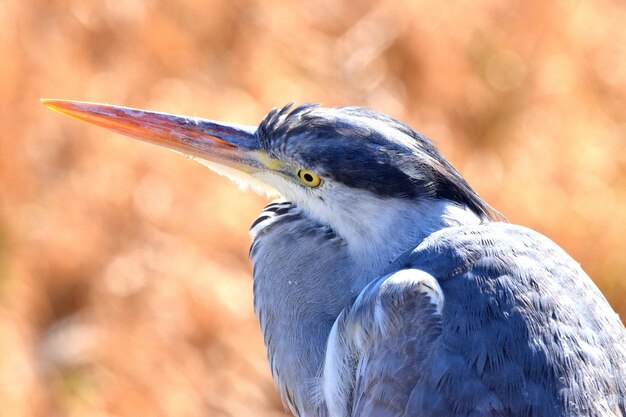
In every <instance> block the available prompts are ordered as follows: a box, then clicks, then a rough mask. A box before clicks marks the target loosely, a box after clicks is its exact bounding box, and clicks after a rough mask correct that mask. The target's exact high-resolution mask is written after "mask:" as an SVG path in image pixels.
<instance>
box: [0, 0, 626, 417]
mask: <svg viewBox="0 0 626 417" xmlns="http://www.w3.org/2000/svg"><path fill="white" fill-rule="evenodd" d="M624 22H626V6H625V5H624V3H623V2H620V1H617V0H615V1H609V0H598V1H594V2H589V1H582V0H581V1H577V0H557V1H552V2H546V1H542V0H530V1H521V0H519V1H507V2H502V1H498V0H472V1H470V0H465V1H454V2H432V1H426V0H422V1H408V0H407V1H389V2H376V1H370V0H362V1H350V2H348V1H346V2H342V1H337V0H306V1H298V2H283V1H276V0H265V1H259V0H257V1H252V0H250V1H245V0H228V1H226V0H224V1H217V0H206V1H194V0H177V1H174V0H125V1H114V0H95V1H90V2H85V1H81V0H56V1H55V0H48V1H43V0H41V1H36V0H20V1H18V0H2V1H0V415H2V416H3V417H14V416H15V417H17V416H20V417H29V416H47V417H55V416H92V417H105V416H106V417H114V416H115V417H118V416H119V417H122V416H142V415H148V416H172V417H177V416H181V417H183V416H284V415H286V414H285V413H284V412H283V411H282V406H281V405H280V400H279V399H278V396H277V394H276V393H275V391H274V388H273V383H272V381H271V379H270V376H269V372H268V370H267V367H266V364H265V353H264V350H263V346H262V342H261V337H260V332H259V330H258V328H257V324H256V322H255V320H254V316H253V310H252V296H251V294H252V282H251V278H250V276H251V271H250V266H249V264H248V260H247V251H248V244H249V238H248V235H247V229H248V225H249V224H250V223H251V222H252V220H253V219H254V218H255V217H256V215H257V214H258V212H259V211H260V210H261V208H262V207H263V205H264V204H265V203H266V201H264V199H262V198H260V197H257V196H255V195H251V194H244V193H241V192H240V191H239V190H238V189H237V187H236V186H234V185H232V184H230V183H229V182H228V181H227V180H225V179H223V178H221V177H218V176H216V175H215V174H213V173H211V172H209V171H208V170H207V169H205V168H203V167H202V166H200V165H198V164H194V163H192V162H190V161H186V160H185V159H184V158H182V157H180V156H178V155H176V154H173V153H171V152H169V151H167V150H164V149H159V148H156V147H153V146H150V145H146V144H143V143H139V142H135V141H132V140H131V139H127V138H124V137H121V136H117V135H114V134H112V133H109V132H107V131H105V130H103V129H100V128H97V127H94V126H89V125H86V124H83V123H80V122H78V121H75V120H72V119H69V118H65V117H62V116H60V115H58V114H55V113H53V112H50V111H48V110H46V109H45V108H44V107H43V106H41V105H40V104H39V102H38V99H39V98H40V97H49V98H66V99H79V100H86V101H99V102H107V103H114V104H121V105H128V106H134V107H141V108H146V109H152V110H159V111H166V112H173V113H182V114H189V115H197V116H203V117H207V118H212V119H218V120H227V121H231V122H239V123H245V124H255V123H258V122H259V121H260V120H261V119H262V118H263V116H264V115H265V114H266V113H267V112H268V111H269V110H270V109H271V108H272V107H274V106H282V105H284V104H286V103H288V102H291V101H295V102H298V103H303V102H319V103H322V104H324V105H326V106H339V105H350V104H353V105H362V106H369V107H372V108H374V109H377V110H380V111H383V112H386V113H388V114H390V115H391V116H393V117H396V118H399V119H401V120H403V121H406V122H408V123H409V124H411V125H413V126H414V127H416V128H417V129H418V130H420V131H421V132H423V133H424V134H426V135H427V136H429V137H431V138H433V139H434V140H435V141H436V142H437V143H438V145H439V146H440V147H441V148H442V150H443V152H444V153H445V154H446V155H447V156H448V157H449V158H450V159H451V161H452V162H453V163H454V164H455V165H456V166H457V168H458V169H459V170H460V171H461V173H463V175H464V176H465V177H466V178H467V179H468V180H469V182H470V183H471V184H473V186H474V187H475V188H476V189H477V191H478V192H479V193H480V194H481V195H482V196H483V197H485V198H486V199H487V201H489V202H490V203H491V204H492V205H493V206H494V207H496V208H497V209H499V210H500V211H501V212H502V213H503V214H504V215H505V216H507V217H508V218H509V220H510V221H512V222H514V223H519V224H523V225H526V226H529V227H531V228H534V229H536V230H538V231H540V232H542V233H544V234H546V235H547V236H549V237H550V238H552V239H553V240H555V241H556V242H557V243H558V244H560V245H561V246H563V247H564V248H565V249H566V250H567V251H568V252H569V253H570V254H571V255H572V256H573V257H574V258H575V259H577V260H578V261H579V262H581V264H582V266H583V268H584V269H585V270H586V271H587V272H588V273H589V274H590V275H591V276H592V277H593V279H594V280H595V282H596V283H597V285H598V286H599V287H600V288H601V290H602V291H603V292H604V294H606V297H607V298H608V299H609V301H610V303H611V304H612V305H613V307H614V308H615V309H616V310H617V311H618V312H619V313H620V314H621V315H622V316H624V315H625V314H626V301H625V299H624V297H625V296H626V278H625V277H624V272H625V271H626V256H625V254H626V240H625V239H624V236H626V209H625V208H624V207H625V206H626V152H625V151H626V149H625V141H626V31H625V30H624Z"/></svg>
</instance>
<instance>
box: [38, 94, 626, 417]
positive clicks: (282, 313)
mask: <svg viewBox="0 0 626 417" xmlns="http://www.w3.org/2000/svg"><path fill="white" fill-rule="evenodd" d="M42 101H43V104H45V105H46V106H47V107H49V108H51V109H52V110H55V111H58V112H60V113H63V114H66V115H69V116H72V117H75V118H78V119H80V120H83V121H87V122H91V123H94V124H96V125H99V126H103V127H106V128H109V129H111V130H113V131H116V132H118V133H122V134H125V135H128V136H131V137H134V138H137V139H140V140H144V141H147V142H150V143H153V144H157V145H161V146H165V147H167V148H170V149H172V150H174V151H176V152H179V153H182V154H185V155H187V156H188V157H190V158H192V159H194V160H196V161H198V162H201V163H203V164H204V165H207V166H208V167H209V168H211V169H212V170H214V171H216V172H218V173H220V174H223V175H225V176H227V177H229V178H230V179H232V180H233V181H235V182H236V183H238V184H239V185H241V186H242V187H244V188H245V187H249V188H251V189H252V190H254V191H257V192H259V193H269V194H270V195H276V196H277V198H276V199H275V200H273V201H272V202H271V203H270V204H268V205H267V206H266V207H265V208H264V209H263V210H262V212H261V214H260V215H259V216H258V218H256V220H255V221H254V222H253V224H252V226H251V228H250V234H251V236H252V244H251V247H250V260H251V263H252V266H253V291H254V309H255V313H256V316H257V318H258V321H259V323H260V329H261V332H262V335H263V339H264V343H265V348H266V353H267V359H268V363H269V368H270V370H271V373H272V376H273V378H274V381H275V384H276V387H277V389H278V391H279V392H280V395H281V398H282V400H283V403H284V405H285V407H286V408H288V409H289V410H290V411H291V412H292V413H293V414H294V415H295V416H297V417H374V416H376V417H400V416H405V417H409V416H420V417H434V416H437V417H461V416H463V417H488V416H489V417H496V416H498V417H508V416H511V417H513V416H516V417H517V416H523V417H543V416H545V417H556V416H567V417H573V416H591V417H600V416H602V417H605V416H615V417H617V416H621V417H624V416H626V330H625V328H624V326H623V324H622V322H621V321H620V318H619V317H618V315H617V314H616V313H615V311H614V310H613V309H612V308H611V307H610V306H609V304H608V302H607V300H606V299H605V298H604V296H603V295H602V293H601V292H600V291H599V289H598V288H597V287H596V286H595V285H594V283H593V282H592V280H591V279H590V277H589V276H588V275H587V274H586V273H585V272H584V271H583V269H582V268H581V266H580V265H579V264H578V263H577V262H576V261H574V260H573V259H572V258H571V257H570V256H569V255H568V254H567V253H566V252H565V251H564V250H563V249H561V248H560V247H559V246H558V245H557V244H556V243H554V242H553V241H551V240H550V239H549V238H547V237H545V236H543V235H541V234H540V233H538V232H536V231H533V230H531V229H529V228H526V227H524V226H520V225H514V224H511V223H509V222H508V221H506V219H505V218H504V216H502V215H501V214H500V213H499V212H497V211H496V210H495V209H494V208H492V207H491V206H490V205H489V204H488V203H487V202H486V201H485V200H484V199H483V198H481V197H480V196H479V195H478V194H477V192H476V191H474V189H473V188H472V187H471V186H470V185H469V184H468V183H467V182H466V180H465V179H464V178H463V177H462V176H461V174H460V173H459V172H458V171H457V170H456V169H455V168H454V167H453V166H452V164H451V163H450V162H449V161H448V160H447V159H446V158H445V157H444V156H443V155H442V154H441V152H440V151H439V150H438V149H437V148H436V147H435V145H434V144H433V142H431V141H430V140H429V139H428V138H427V137H426V136H424V135H422V134H420V133H418V132H417V131H416V130H415V129H413V128H412V127H410V126H409V125H407V124H405V123H403V122H400V121H398V120H395V119H393V118H391V117H389V116H386V115H384V114H382V113H378V112H376V111H374V110H370V109H365V108H361V107H338V108H326V107H322V106H320V105H317V104H304V105H299V106H296V105H293V104H290V105H287V106H285V107H282V108H274V109H273V110H271V111H270V112H269V114H267V116H266V117H265V118H264V119H263V120H262V121H261V122H260V123H259V124H258V125H253V126H245V125H237V124H230V123H223V122H217V121H211V120H207V119H201V118H196V117H188V116H180V115H171V114H166V113H159V112H153V111H147V110H139V109H132V108H128V107H122V106H113V105H105V104H98V103H87V102H79V101H68V100H54V99H44V100H42Z"/></svg>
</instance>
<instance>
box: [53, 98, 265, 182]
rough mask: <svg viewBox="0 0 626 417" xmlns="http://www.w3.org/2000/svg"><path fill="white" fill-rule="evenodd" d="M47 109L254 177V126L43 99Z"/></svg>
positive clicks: (256, 163)
mask: <svg viewBox="0 0 626 417" xmlns="http://www.w3.org/2000/svg"><path fill="white" fill-rule="evenodd" d="M41 102H42V104H44V105H45V106H46V107H48V108H50V109H52V110H54V111H56V112H59V113H62V114H65V115H68V116H71V117H74V118H76V119H79V120H83V121H86V122H89V123H93V124H96V125H98V126H102V127H106V128H107V129H111V130H113V131H114V132H117V133H121V134H123V135H126V136H130V137H133V138H136V139H139V140H142V141H145V142H149V143H154V144H156V145H160V146H164V147H166V148H170V149H173V150H175V151H178V152H181V153H183V154H186V155H191V156H194V157H198V158H201V159H203V160H207V161H210V162H215V163H217V164H219V165H222V166H226V167H230V168H235V169H236V170H239V171H243V172H246V173H252V172H255V171H258V170H259V169H262V168H263V164H262V163H261V162H260V161H259V159H258V154H259V152H258V151H259V150H260V149H259V141H258V139H257V136H256V134H255V132H256V127H255V126H242V125H235V124H230V123H220V122H215V121H211V120H206V119H200V118H195V117H188V116H177V115H172V114H167V113H157V112H152V111H147V110H139V109H132V108H129V107H121V106H112V105H108V104H98V103H86V102H81V101H71V100H51V99H42V100H41Z"/></svg>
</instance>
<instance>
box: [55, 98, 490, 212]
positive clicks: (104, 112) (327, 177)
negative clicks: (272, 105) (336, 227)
mask: <svg viewBox="0 0 626 417" xmlns="http://www.w3.org/2000/svg"><path fill="white" fill-rule="evenodd" d="M43 103H44V104H45V105H47V106H48V107H50V108H52V109H53V110H56V111H59V112H61V113H64V114H67V115H70V116H73V117H76V118H78V119H81V120H84V121H88V122H91V123H95V124H97V125H100V126H103V127H107V128H109V129H112V130H114V131H117V132H119V133H122V134H125V135H128V136H132V137H135V138H138V139H141V140H144V141H147V142H151V143H155V144H158V145H161V146H165V147H168V148H170V149H173V150H175V151H178V152H181V153H184V154H187V155H190V156H191V157H193V158H194V159H196V160H197V161H199V162H201V163H203V164H206V165H208V166H209V167H210V168H211V169H213V170H215V171H217V172H219V173H221V174H224V175H226V176H228V177H229V178H231V179H233V180H235V181H236V182H238V183H240V184H243V185H245V186H251V187H252V188H253V189H255V190H257V191H259V190H262V191H265V192H268V190H269V193H273V192H275V193H277V194H280V195H282V196H283V197H285V198H287V199H289V200H292V201H295V202H296V203H297V204H298V205H300V206H302V207H303V208H305V209H308V210H310V211H311V213H312V214H313V215H314V216H316V217H317V218H318V220H320V221H322V222H328V223H331V224H332V223H333V221H335V222H336V221H344V222H345V221H346V219H350V218H354V219H358V221H356V222H355V224H358V223H363V221H367V220H368V219H367V218H368V217H369V216H376V215H379V214H381V211H385V210H387V209H388V208H389V207H396V206H403V207H405V206H406V207H411V205H414V204H415V203H427V202H431V201H441V200H446V201H449V202H451V203H453V204H457V205H459V206H462V207H464V208H467V209H468V210H469V211H471V212H473V213H474V214H475V215H476V216H478V217H479V218H489V217H491V216H492V212H491V210H490V208H489V206H488V205H487V204H486V203H485V202H484V201H483V200H482V199H481V198H480V197H479V196H478V195H477V194H476V193H475V192H474V191H473V190H472V189H471V187H470V186H469V185H468V184H467V183H466V182H465V180H464V179H463V178H462V177H461V176H460V175H459V174H458V172H457V171H456V170H455V169H454V168H453V167H452V165H451V164H450V163H449V162H448V161H447V160H446V159H445V158H444V157H443V156H442V155H441V154H440V153H439V151H438V150H437V149H436V148H435V146H434V145H433V144H432V143H431V142H430V141H429V140H428V139H427V138H426V137H424V136H422V135H420V134H419V133H417V132H416V131H415V130H413V129H412V128H410V127H409V126H407V125H405V124H403V123H401V122H399V121H397V120H394V119H392V118H389V117H387V116H385V115H382V114H380V113H376V112H374V111H371V110H366V109H363V108H357V107H344V108H323V107H319V106H317V105H313V104H307V105H303V106H299V107H293V106H291V105H288V106H285V107H283V108H282V109H280V110H277V109H274V110H272V111H271V112H270V113H269V114H268V115H267V116H266V117H265V118H264V120H263V121H262V122H261V123H260V124H259V125H258V126H241V125H234V124H229V123H222V122H215V121H210V120H205V119H200V118H194V117H187V116H176V115H169V114H164V113H156V112H150V111H145V110H137V109H130V108H126V107H119V106H110V105H103V104H95V103H85V102H75V101H65V100H43ZM268 186H269V188H268ZM339 218H342V219H343V220H337V219H339ZM333 219H335V220H333Z"/></svg>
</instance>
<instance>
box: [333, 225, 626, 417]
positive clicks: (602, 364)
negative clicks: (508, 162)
mask: <svg viewBox="0 0 626 417" xmlns="http://www.w3.org/2000/svg"><path fill="white" fill-rule="evenodd" d="M392 270H394V271H399V272H395V273H392V274H391V275H388V276H386V277H383V278H381V279H379V280H378V281H376V282H374V283H372V284H370V286H368V287H367V288H366V289H365V290H364V292H363V293H362V294H361V295H360V296H359V298H358V299H357V300H356V301H355V303H354V305H353V306H351V307H350V308H349V309H347V310H346V311H344V313H342V315H341V316H340V318H339V320H338V321H337V323H336V325H335V327H334V328H333V332H332V334H331V336H332V338H333V340H332V341H329V350H328V354H327V364H326V365H329V364H330V365H331V366H327V367H326V368H325V373H324V377H326V375H327V373H326V371H327V369H330V370H329V371H328V374H329V375H330V374H332V370H333V369H335V372H337V371H336V369H343V370H344V372H346V371H345V370H346V369H348V370H349V372H352V374H353V379H352V381H353V383H352V385H351V386H347V387H346V386H340V387H335V388H340V389H339V390H337V391H335V392H339V393H341V392H343V393H344V394H343V396H341V395H339V396H336V397H335V399H339V401H338V402H335V404H342V401H343V402H344V403H345V404H347V406H344V410H346V409H347V410H349V414H345V413H344V414H343V415H353V416H359V417H364V416H383V417H384V416H389V417H396V416H425V417H428V416H473V417H482V416H626V330H625V329H624V326H623V325H622V323H621V322H620V320H619V318H618V317H617V315H616V314H615V313H614V312H613V310H612V309H611V308H610V306H609V305H608V303H607V302H606V300H605V299H604V297H603V296H602V294H601V293H600V292H599V290H598V289H597V288H596V287H595V285H594V284H593V283H592V281H591V280H590V279H589V277H588V276H587V275H586V274H585V273H584V272H583V271H582V269H581V268H580V266H579V265H578V264H577V263H576V262H574V261H573V260H572V259H571V258H570V257H569V256H568V255H567V254H566V253H565V252H563V251H562V250H561V249H560V248H559V247H558V246H557V245H555V244H554V243H553V242H551V241H550V240H548V239H547V238H545V237H543V236H541V235H539V234H537V233H535V232H532V231H530V230H528V229H525V228H522V227H518V226H512V225H507V224H497V223H492V224H487V225H480V226H471V227H462V228H451V229H447V230H443V231H440V232H437V233H436V234H434V235H432V236H430V237H429V238H428V239H426V240H425V241H424V242H423V243H422V244H420V245H419V246H418V247H417V248H416V249H415V250H414V251H412V252H411V253H409V254H406V255H404V256H403V257H401V258H400V259H399V260H398V261H397V262H396V263H395V264H394V265H393V268H392ZM338 341H342V343H338ZM331 342H334V343H335V347H334V348H333V344H332V343H331ZM336 346H340V348H339V349H338V348H337V347H336ZM346 346H347V348H346ZM333 349H334V351H336V352H339V353H338V354H337V355H336V357H337V358H343V359H341V360H343V362H344V363H343V368H341V367H340V366H339V365H340V364H338V363H335V364H334V365H333V363H332V362H333V361H332V360H328V356H329V354H330V353H331V352H333ZM341 349H343V351H341ZM329 380H330V379H329ZM325 382H326V381H325ZM332 388H333V387H332V382H331V383H330V384H329V385H328V386H325V390H327V391H328V392H327V393H326V392H325V393H326V394H327V395H326V398H327V401H328V398H329V397H328V395H330V393H331V392H333V390H332ZM342 390H343V391H342ZM338 407H340V406H338ZM346 407H347V408H346ZM329 409H330V410H331V411H332V409H331V407H329ZM331 415H332V413H331ZM338 415H342V414H338Z"/></svg>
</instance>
